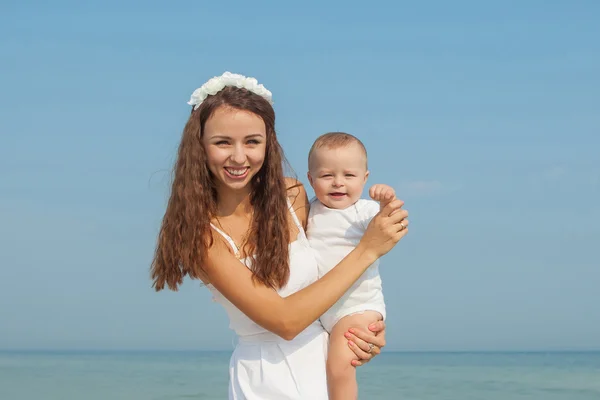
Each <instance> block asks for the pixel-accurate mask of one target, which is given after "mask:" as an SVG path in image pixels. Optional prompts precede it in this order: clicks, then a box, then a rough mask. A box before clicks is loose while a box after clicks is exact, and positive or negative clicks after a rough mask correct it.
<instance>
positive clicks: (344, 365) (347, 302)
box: [306, 132, 396, 400]
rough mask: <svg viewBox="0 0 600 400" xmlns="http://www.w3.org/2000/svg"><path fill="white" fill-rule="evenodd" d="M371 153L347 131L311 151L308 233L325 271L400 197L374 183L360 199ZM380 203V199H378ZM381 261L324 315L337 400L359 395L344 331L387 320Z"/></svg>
mask: <svg viewBox="0 0 600 400" xmlns="http://www.w3.org/2000/svg"><path fill="white" fill-rule="evenodd" d="M368 176H369V171H368V169H367V151H366V149H365V146H364V145H363V144H362V142H361V141H360V140H359V139H357V138H356V137H354V136H352V135H349V134H347V133H342V132H332V133H326V134H324V135H322V136H320V137H319V138H317V140H316V141H315V143H314V144H313V145H312V147H311V149H310V152H309V154H308V180H309V182H310V184H311V186H312V188H313V189H314V191H315V197H316V198H315V199H313V200H312V201H311V204H310V212H309V216H308V226H307V232H306V233H307V236H308V240H309V241H310V245H311V247H312V248H313V249H314V251H315V255H316V257H317V261H318V264H319V276H323V275H325V274H326V273H327V272H329V270H330V269H331V268H333V267H334V266H335V265H336V264H337V263H338V262H340V261H341V260H342V259H343V258H344V257H345V256H346V255H347V254H348V253H350V251H352V249H354V247H355V246H356V245H357V244H358V242H359V241H360V239H361V237H362V236H363V233H364V232H365V230H366V228H367V225H368V224H369V222H370V221H371V219H372V218H373V217H374V216H375V215H376V214H377V213H378V212H379V210H380V209H381V208H383V207H385V205H386V204H387V203H389V202H390V201H392V200H394V199H395V198H396V195H395V192H394V190H393V189H392V188H391V187H389V186H387V185H374V186H373V187H372V188H371V190H370V191H369V193H370V195H371V197H372V198H373V200H365V199H361V198H360V197H361V195H362V191H363V187H364V186H365V184H366V182H367V177H368ZM374 200H377V201H379V202H380V203H377V202H376V201H374ZM378 264H379V261H376V262H375V263H374V264H373V265H371V266H370V267H369V269H368V270H367V271H366V272H365V273H364V274H363V275H362V276H361V277H360V279H359V280H358V281H357V282H356V283H355V284H354V285H353V286H352V287H351V288H350V290H348V292H346V293H345V294H344V296H343V297H342V298H341V299H340V300H339V301H338V302H337V303H336V304H334V305H333V307H331V308H330V309H329V310H328V311H327V312H326V313H325V314H324V315H323V316H322V317H321V323H322V324H323V326H324V327H325V329H326V330H327V331H328V332H329V333H330V342H329V354H328V357H327V382H328V387H329V396H330V398H331V399H332V400H338V399H343V400H348V399H356V398H357V397H358V386H357V383H356V370H355V368H354V367H353V366H352V365H351V361H352V360H356V359H357V357H356V355H355V354H354V352H353V351H352V350H351V349H350V348H349V347H348V346H349V342H348V340H347V339H346V338H345V337H344V333H345V332H346V331H347V330H348V329H349V328H351V327H359V328H362V329H367V326H368V325H369V324H371V323H373V322H375V321H377V320H380V319H382V318H383V319H385V314H386V313H385V303H384V300H383V292H382V287H381V278H380V276H379V271H378Z"/></svg>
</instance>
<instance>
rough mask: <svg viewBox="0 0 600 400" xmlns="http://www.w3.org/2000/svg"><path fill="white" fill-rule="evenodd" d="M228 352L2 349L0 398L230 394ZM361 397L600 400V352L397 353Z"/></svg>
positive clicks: (368, 370) (371, 375) (365, 376)
mask: <svg viewBox="0 0 600 400" xmlns="http://www.w3.org/2000/svg"><path fill="white" fill-rule="evenodd" d="M228 361H229V353H227V352H0V399H1V400H70V399H82V400H99V399H102V400H106V399H111V400H120V399H127V400H142V399H144V400H176V399H205V400H217V399H226V398H227V367H228ZM359 385H360V397H359V398H360V399H382V400H404V399H406V400H471V399H472V400H512V399H514V400H521V399H528V400H600V352H587V353H585V352H578V353H575V352H564V353H542V352H535V353H392V352H386V353H384V354H382V355H380V356H379V357H377V359H376V360H375V361H373V362H372V363H370V364H369V365H367V366H365V367H361V368H359Z"/></svg>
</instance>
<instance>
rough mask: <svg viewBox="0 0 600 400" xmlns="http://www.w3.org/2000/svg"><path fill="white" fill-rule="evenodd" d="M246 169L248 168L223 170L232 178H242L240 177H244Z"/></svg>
mask: <svg viewBox="0 0 600 400" xmlns="http://www.w3.org/2000/svg"><path fill="white" fill-rule="evenodd" d="M247 169H248V168H241V169H238V168H225V170H226V171H227V172H228V173H229V174H231V175H234V176H242V175H244V173H246V170H247Z"/></svg>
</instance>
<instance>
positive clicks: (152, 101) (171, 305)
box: [0, 0, 600, 350]
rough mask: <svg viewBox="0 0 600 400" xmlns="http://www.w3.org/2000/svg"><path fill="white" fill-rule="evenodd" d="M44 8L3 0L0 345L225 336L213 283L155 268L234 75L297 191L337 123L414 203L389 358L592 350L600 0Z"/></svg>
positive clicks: (177, 341)
mask: <svg viewBox="0 0 600 400" xmlns="http://www.w3.org/2000/svg"><path fill="white" fill-rule="evenodd" d="M51 3H52V5H50V3H49V2H41V1H39V2H38V1H21V2H18V3H17V2H8V3H7V2H3V3H2V4H1V5H0V10H1V12H0V14H1V15H2V17H0V20H2V21H1V23H0V54H1V55H2V56H1V58H2V63H1V65H2V66H1V67H0V72H1V74H0V86H1V87H2V90H0V171H1V173H0V222H1V223H0V282H2V290H1V291H0V321H2V323H1V324H0V348H8V349H16V348H49V349H66V348H86V349H90V348H94V349H96V348H97V349H141V348H143V349H231V346H232V340H233V333H232V332H231V331H230V330H229V329H228V327H227V324H228V323H227V319H226V316H225V313H224V311H223V310H222V309H221V308H220V306H218V305H217V304H215V303H212V302H211V301H210V296H209V294H208V291H207V290H206V289H205V288H202V287H200V286H199V284H198V283H197V282H195V281H189V280H188V281H187V282H186V283H185V285H184V287H183V288H182V290H181V291H180V292H178V293H172V292H161V293H159V294H157V293H154V291H153V290H152V289H151V288H150V285H151V282H150V280H149V275H148V268H149V265H150V261H151V258H152V255H153V250H154V244H155V237H156V233H157V230H158V227H159V224H160V220H161V218H162V214H163V212H164V208H165V204H166V200H167V196H168V189H169V180H170V168H171V166H172V162H173V160H174V156H175V150H176V148H177V145H178V140H179V138H180V135H181V131H182V129H183V126H184V123H185V120H186V118H187V116H188V114H189V106H188V105H187V104H186V102H187V100H188V99H189V95H190V94H191V92H192V91H193V90H194V89H195V88H197V87H198V86H200V85H201V84H202V83H203V82H204V81H206V80H207V79H209V78H210V77H212V76H214V75H220V74H221V73H222V72H223V71H226V70H229V71H232V72H236V73H242V74H245V75H249V76H254V77H256V78H257V79H258V80H259V81H260V82H261V83H264V85H265V86H266V87H267V88H268V89H270V90H271V91H272V92H273V95H274V101H275V110H276V113H277V130H278V134H279V137H280V140H281V142H282V144H283V146H284V149H285V150H286V153H287V156H288V159H289V160H290V162H291V164H292V166H293V167H294V169H295V172H296V174H297V175H298V177H299V178H300V179H301V180H302V181H303V182H305V183H307V182H306V179H305V173H306V155H307V152H308V149H309V148H310V145H311V144H312V141H313V140H314V139H315V138H316V137H317V136H318V135H320V134H321V133H324V132H327V131H332V130H343V131H347V132H350V133H353V134H356V135H358V136H359V137H360V138H361V139H363V141H364V142H365V144H366V146H367V148H368V152H369V157H370V168H371V178H370V183H376V182H384V183H388V184H390V185H392V186H394V187H395V188H396V190H397V192H398V194H399V197H401V198H403V199H404V200H405V201H406V207H407V209H408V210H409V211H410V213H411V218H410V219H411V232H410V235H409V236H408V237H406V238H405V239H404V240H403V242H402V243H401V244H400V245H398V246H397V248H396V249H394V250H393V251H392V253H390V254H389V255H387V256H386V257H385V258H384V260H383V261H382V266H381V270H382V275H383V279H384V291H385V294H386V299H387V304H388V310H389V311H388V312H389V314H388V315H389V321H388V343H389V349H391V350H507V349H600V312H598V309H599V307H600V290H598V287H599V285H600V268H598V267H600V256H599V255H598V251H597V250H596V247H595V246H596V245H597V243H598V242H599V241H600V157H599V156H598V154H599V153H600V151H599V150H598V149H600V138H599V134H600V113H599V112H598V110H600V78H599V75H598V71H600V41H598V40H597V38H598V37H600V28H599V26H598V24H597V21H598V18H599V17H600V4H598V3H597V2H595V1H591V0H590V1H583V0H581V1H573V2H542V1H536V0H531V1H527V2H524V1H503V2H480V1H464V0H463V1H460V0H459V1H454V2H445V1H424V2H419V3H418V4H417V3H415V2H404V1H396V2H392V1H387V2H381V1H379V2H378V1H376V2H369V3H364V2H349V1H344V2H342V1H328V2H319V3H317V2H302V3H297V4H287V3H285V4H284V3H283V2H260V1H258V2H229V3H228V5H227V6H224V5H220V4H222V3H219V2H191V3H190V2H185V3H181V2H171V3H169V4H167V2H143V5H142V3H141V2H140V3H133V2H119V3H117V2H114V1H105V2H102V4H100V2H98V4H97V5H94V6H89V5H83V4H81V2H75V1H72V2H65V1H53V2H51ZM365 194H366V193H365Z"/></svg>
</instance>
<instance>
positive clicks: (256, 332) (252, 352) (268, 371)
mask: <svg viewBox="0 0 600 400" xmlns="http://www.w3.org/2000/svg"><path fill="white" fill-rule="evenodd" d="M290 211H291V213H292V217H293V219H294V222H295V223H296V225H297V226H298V229H299V231H300V233H299V234H298V238H297V240H295V241H294V242H292V243H291V244H290V278H289V281H288V283H287V285H286V286H285V287H282V288H281V289H279V290H278V293H279V294H280V295H281V296H282V297H286V296H289V295H291V294H293V293H294V292H297V291H298V290H300V289H302V288H304V287H306V286H308V285H310V284H311V283H313V282H315V281H316V280H317V279H318V271H317V263H316V260H315V258H314V254H313V252H312V250H311V249H310V247H309V244H308V240H307V239H306V235H305V233H304V230H303V228H302V226H301V225H300V222H299V221H298V218H297V217H296V214H295V213H294V210H293V209H292V208H291V206H290ZM213 228H214V229H215V230H217V231H218V232H219V233H220V234H221V235H223V236H224V237H225V238H226V239H227V241H228V242H229V243H230V245H231V246H232V248H233V250H234V251H235V252H236V253H237V248H236V246H235V243H234V242H233V240H231V238H230V237H229V236H227V235H226V234H225V233H224V232H222V231H221V230H218V229H216V227H214V226H213ZM242 262H244V264H245V265H249V262H250V259H249V258H246V259H243V260H242ZM208 288H209V289H210V290H211V292H212V294H213V298H214V300H215V301H217V302H218V303H220V304H221V305H222V306H223V307H224V308H225V311H226V312H227V314H228V315H229V321H230V324H229V327H230V328H231V329H233V330H234V331H235V332H236V334H237V336H238V343H237V345H236V347H235V349H234V351H233V354H232V355H231V359H230V362H229V399H230V400H270V399H273V400H300V399H311V400H313V399H314V400H327V399H328V396H327V376H326V370H325V363H326V358H327V346H328V341H329V335H328V334H327V332H326V331H325V330H324V329H323V326H322V325H321V324H320V322H319V321H316V322H314V323H313V324H312V325H310V326H309V327H308V328H306V329H305V330H304V331H303V332H302V333H300V334H299V335H298V336H296V338H294V339H293V340H290V341H287V340H284V339H282V338H280V337H279V336H277V335H275V334H274V333H271V332H269V331H267V330H266V329H264V328H263V327H261V326H259V325H258V324H256V323H255V322H254V321H252V320H251V319H250V318H248V317H247V316H246V315H245V314H244V313H242V312H241V311H240V310H239V309H238V308H237V307H235V306H234V305H233V304H232V303H231V302H230V301H229V300H227V299H226V298H225V297H224V296H223V295H222V294H221V293H219V291H217V290H216V289H215V288H214V287H213V286H212V285H208Z"/></svg>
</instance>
